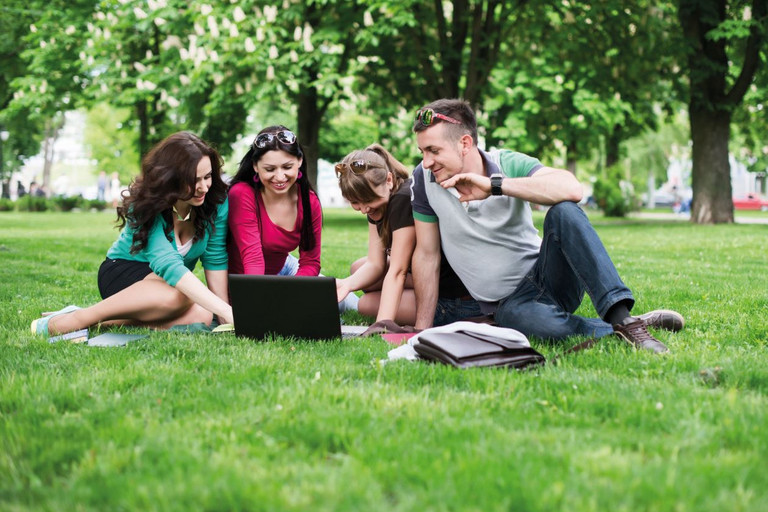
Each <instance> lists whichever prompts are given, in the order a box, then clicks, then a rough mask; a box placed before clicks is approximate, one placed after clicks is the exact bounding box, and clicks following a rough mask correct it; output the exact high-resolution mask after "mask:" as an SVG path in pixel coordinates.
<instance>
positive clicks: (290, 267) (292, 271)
mask: <svg viewBox="0 0 768 512" xmlns="http://www.w3.org/2000/svg"><path fill="white" fill-rule="evenodd" d="M298 271H299V260H298V259H296V256H294V255H292V254H289V255H288V257H287V258H285V265H283V268H282V269H281V270H280V272H278V273H277V275H279V276H295V275H296V272H298Z"/></svg>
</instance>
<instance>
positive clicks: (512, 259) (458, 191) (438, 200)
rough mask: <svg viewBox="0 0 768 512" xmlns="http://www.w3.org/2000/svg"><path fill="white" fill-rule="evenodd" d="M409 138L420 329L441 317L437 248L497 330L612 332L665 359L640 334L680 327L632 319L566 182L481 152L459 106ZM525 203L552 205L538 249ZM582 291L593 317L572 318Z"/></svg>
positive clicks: (533, 163)
mask: <svg viewBox="0 0 768 512" xmlns="http://www.w3.org/2000/svg"><path fill="white" fill-rule="evenodd" d="M413 131H414V132H416V136H417V142H418V145H419V151H421V154H422V157H423V160H422V163H421V164H419V166H418V167H417V168H416V169H415V170H414V172H413V184H412V187H411V202H412V205H413V218H414V221H415V227H416V249H415V252H414V255H413V262H412V272H413V279H414V287H415V291H416V315H417V321H416V327H417V328H420V329H424V328H427V327H430V326H431V325H432V319H433V317H434V313H435V310H436V308H439V307H441V305H440V299H438V293H437V292H438V289H437V288H438V286H437V283H438V275H439V271H440V247H441V246H442V249H443V251H444V252H445V256H446V258H447V260H448V262H449V263H450V264H451V266H452V267H453V269H454V270H455V272H456V274H457V275H458V276H459V278H460V279H461V281H462V282H463V283H464V285H465V286H466V287H467V290H469V292H470V294H471V295H472V297H473V298H474V299H475V301H476V303H477V304H476V307H477V310H476V312H477V313H478V314H480V313H482V314H488V315H493V317H494V320H495V321H496V322H497V323H498V324H499V325H502V326H504V327H511V328H514V329H517V330H519V331H521V332H522V333H524V334H526V335H532V336H537V337H540V338H547V339H562V338H566V337H568V336H572V335H583V336H592V337H601V336H606V335H608V334H614V333H615V334H616V335H618V336H619V337H620V338H622V339H624V340H625V341H627V342H628V343H630V344H631V345H633V346H635V347H637V348H643V349H647V350H651V351H654V352H666V351H668V349H667V347H666V346H665V345H664V344H663V343H661V342H660V341H659V340H657V339H656V338H654V337H653V336H652V335H651V334H650V333H649V332H648V329H647V327H648V326H652V327H657V328H664V329H668V330H672V331H678V330H680V329H682V327H683V324H684V321H683V317H682V316H681V315H680V314H679V313H677V312H674V311H669V310H657V311H652V312H650V313H647V314H645V315H641V316H631V315H630V311H631V309H632V306H633V305H634V298H633V296H632V292H631V291H630V290H629V289H628V288H627V287H626V286H625V285H624V283H623V282H622V281H621V278H620V277H619V275H618V273H617V272H616V268H615V266H614V265H613V262H612V261H611V259H610V257H609V256H608V253H607V252H606V250H605V247H604V246H603V244H602V242H601V241H600V239H599V237H598V236H597V233H596V232H595V230H594V229H593V228H592V225H591V224H590V223H589V220H588V219H587V217H586V215H584V213H583V212H582V210H581V209H580V208H579V207H578V206H577V205H576V202H577V201H579V200H580V199H581V197H582V188H581V184H580V183H579V181H578V180H577V179H576V177H575V176H574V175H573V174H572V173H570V172H568V171H566V170H563V169H554V168H551V167H546V166H544V165H542V164H541V162H539V161H538V160H537V159H535V158H532V157H530V156H527V155H524V154H522V153H515V152H513V151H509V150H496V151H489V152H485V151H483V150H481V149H479V148H478V147H477V121H476V119H475V114H474V112H473V111H472V109H471V107H470V106H469V104H468V103H466V102H465V101H463V100H456V99H442V100H437V101H434V102H432V103H430V104H429V105H426V106H425V107H424V108H422V109H420V110H419V111H418V113H417V116H416V120H415V121H414V125H413ZM529 203H535V204H540V205H547V206H549V207H550V208H549V210H548V212H547V215H546V217H545V220H544V228H543V230H542V235H543V240H542V239H541V238H539V236H538V233H537V230H536V228H535V227H534V225H533V220H532V218H531V209H530V205H529ZM585 292H586V293H587V294H589V296H590V298H591V299H592V303H593V304H594V306H595V309H596V310H597V312H598V314H599V315H600V318H584V317H581V316H577V315H574V314H573V312H574V311H576V309H577V308H578V307H579V305H580V304H581V301H582V299H583V297H584V293H585ZM460 319H461V318H458V317H457V318H455V319H454V320H460Z"/></svg>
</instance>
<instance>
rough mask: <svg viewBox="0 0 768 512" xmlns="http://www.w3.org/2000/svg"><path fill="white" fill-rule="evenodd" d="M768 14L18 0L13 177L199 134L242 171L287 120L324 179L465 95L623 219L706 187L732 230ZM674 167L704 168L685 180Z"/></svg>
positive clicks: (600, 6) (743, 7) (749, 181)
mask: <svg viewBox="0 0 768 512" xmlns="http://www.w3.org/2000/svg"><path fill="white" fill-rule="evenodd" d="M766 10H768V7H767V6H766V2H764V1H760V0H751V1H745V0H738V1H726V0H706V1H701V0H695V1H686V0H679V1H676V2H662V1H649V0H633V1H629V2H625V1H618V0H617V1H601V2H584V1H575V0H562V1H559V2H529V1H527V0H489V1H467V0H463V1H456V2H447V1H438V2H433V3H425V2H420V1H412V0H408V1H398V2H392V1H378V0H377V1H374V0H366V1H332V0H323V1H302V2H298V1H290V0H285V1H283V2H279V3H272V2H265V1H238V2H233V1H228V0H226V1H219V2H213V1H197V0H194V1H176V0H146V1H133V0H113V1H103V0H99V1H96V0H74V1H61V0H57V1H47V2H42V1H39V2H38V1H34V0H32V1H20V0H8V1H6V2H4V3H3V6H2V7H0V15H1V17H0V24H1V25H0V31H1V32H2V33H3V34H4V36H3V37H2V39H0V59H2V60H1V61H0V64H1V65H2V75H0V135H2V137H0V162H1V164H0V165H1V167H0V174H1V176H0V178H2V179H3V181H5V180H7V181H8V188H9V191H8V192H9V193H8V195H10V188H12V187H15V185H16V183H15V181H13V180H11V179H10V178H11V176H12V175H13V173H14V172H17V171H19V170H20V169H21V167H22V165H23V164H24V163H25V162H26V161H27V160H28V159H29V158H30V157H32V156H34V155H38V154H42V162H43V163H42V169H41V170H40V171H39V172H37V171H31V172H30V171H27V174H25V175H24V177H25V178H26V179H29V180H30V181H31V180H32V178H33V177H34V178H36V181H38V182H39V183H38V185H41V186H42V190H43V193H44V194H47V195H49V196H50V195H51V194H52V193H54V190H53V188H54V184H56V183H57V180H61V179H62V178H61V175H62V174H63V175H65V176H66V178H70V176H74V175H78V176H79V175H85V176H83V177H82V178H79V177H78V178H77V180H83V181H82V182H78V184H79V185H80V186H85V183H86V181H84V180H85V178H87V177H90V178H91V179H92V180H93V181H95V179H96V177H95V176H96V174H98V172H99V171H102V170H103V171H106V173H107V175H111V174H112V173H114V172H117V173H118V175H119V179H120V182H121V183H123V184H127V183H128V182H129V181H130V179H131V178H132V177H133V176H135V174H136V172H137V169H138V163H139V160H140V156H141V155H142V154H144V153H145V152H146V150H147V149H148V148H149V147H151V146H152V145H153V144H154V143H156V142H158V141H159V140H161V139H162V138H163V137H165V136H166V135H168V134H169V133H171V132H173V131H176V130H179V129H188V130H191V131H193V132H196V133H198V134H199V135H201V136H202V137H203V138H204V139H206V140H208V141H210V142H212V143H213V144H215V145H216V146H217V147H219V148H220V149H221V151H222V153H223V155H224V157H225V159H226V161H227V162H228V168H229V169H233V168H234V166H235V165H236V162H237V161H238V160H239V158H240V156H241V155H242V153H243V148H244V147H245V145H247V141H248V140H250V138H251V137H252V136H253V133H254V132H256V131H258V130H259V129H260V128H262V127H264V126H265V125H269V124H275V123H282V124H285V125H286V126H288V127H290V128H291V129H293V130H294V131H295V132H296V133H297V134H298V136H299V138H300V140H301V142H302V145H303V147H304V149H305V152H306V155H307V162H308V165H309V174H310V177H311V179H312V181H313V182H314V183H317V177H318V174H317V171H318V162H319V161H320V160H321V159H322V160H324V161H326V162H334V161H337V160H339V159H340V158H341V157H342V156H343V155H344V154H346V153H347V152H349V151H351V150H353V149H357V148H359V147H361V146H365V145H368V144H370V143H372V142H380V143H382V144H383V145H384V146H385V147H387V148H388V149H390V150H391V151H392V152H393V153H394V154H395V155H396V156H397V157H398V158H400V159H401V160H402V161H403V162H405V163H406V164H407V165H415V164H416V163H417V162H418V152H417V150H416V147H415V144H414V143H413V140H412V139H413V138H412V137H411V136H410V130H409V128H410V125H411V122H412V119H413V113H414V111H415V110H416V109H417V108H418V107H420V106H422V105H423V104H425V103H427V102H429V101H431V100H433V99H436V98H440V97H463V98H465V99H467V100H468V101H469V102H470V103H471V104H472V105H473V106H474V107H475V109H476V110H477V112H478V118H479V125H480V135H481V138H482V141H483V146H485V147H489V148H490V147H509V148H513V149H516V150H519V151H522V152H525V153H529V154H532V155H535V156H537V157H539V158H540V159H541V160H542V161H544V162H546V163H548V164H550V165H555V166H558V167H563V168H567V169H570V170H572V171H573V172H575V173H576V174H577V176H579V178H580V179H581V180H582V181H583V182H585V183H589V184H595V185H597V196H598V197H596V199H598V200H599V201H598V202H599V203H600V204H601V206H603V207H604V208H605V209H606V211H608V212H609V213H611V214H617V215H622V214H624V213H626V212H627V211H628V210H631V209H632V208H636V207H638V206H639V205H641V204H642V203H643V201H642V196H643V195H645V196H646V204H647V203H648V202H649V201H648V199H653V196H654V194H653V193H647V192H646V191H649V190H650V191H655V190H657V189H662V190H661V192H666V193H667V195H676V196H677V197H676V198H675V199H676V201H675V202H678V203H679V202H681V201H680V200H681V199H686V200H687V199H691V198H692V204H691V205H690V206H691V218H692V220H693V221H694V222H698V223H720V222H726V223H728V222H732V221H733V199H734V196H737V198H742V197H743V196H745V195H746V194H749V193H753V194H757V195H758V196H760V195H764V194H765V193H766V186H767V185H766V179H765V172H766V167H768V144H766V142H765V140H764V137H763V136H762V134H764V133H765V132H766V127H767V126H766V125H767V124H768V116H766V115H765V111H764V105H763V103H764V101H765V98H766V90H767V89H768V69H766V68H767V66H766V46H767V45H766V38H767V37H768V36H767V35H766V31H767V29H766V23H768V22H767V21H766ZM73 110H79V111H80V112H81V113H84V114H85V115H86V123H85V127H84V128H83V137H84V143H85V144H86V145H87V147H88V149H89V151H88V152H87V153H86V155H85V157H84V159H83V160H81V161H78V162H75V163H72V164H71V165H70V166H69V168H66V166H62V168H60V169H58V170H57V171H56V173H53V172H52V168H53V163H54V162H55V161H56V154H55V152H54V148H55V147H56V144H55V142H56V140H57V138H58V137H59V136H60V133H61V129H62V126H64V122H65V120H66V119H67V112H71V111H73ZM673 161H674V162H677V163H678V164H679V166H680V167H681V169H682V170H683V172H682V173H680V172H678V173H675V174H674V175H672V176H669V175H668V173H667V169H668V167H669V166H670V162H673ZM84 162H87V163H86V164H85V165H84ZM30 173H31V174H32V176H30V175H29V174H30ZM91 173H92V174H93V176H88V175H89V174H91ZM732 173H736V174H737V176H736V179H735V180H732ZM72 179H73V180H75V178H74V177H73V178H72ZM734 182H735V185H733V184H732V183H734ZM91 183H92V182H91ZM633 191H634V192H633ZM56 192H61V191H60V190H57V191H56ZM54 195H55V194H54ZM7 207H8V206H6V207H5V208H7Z"/></svg>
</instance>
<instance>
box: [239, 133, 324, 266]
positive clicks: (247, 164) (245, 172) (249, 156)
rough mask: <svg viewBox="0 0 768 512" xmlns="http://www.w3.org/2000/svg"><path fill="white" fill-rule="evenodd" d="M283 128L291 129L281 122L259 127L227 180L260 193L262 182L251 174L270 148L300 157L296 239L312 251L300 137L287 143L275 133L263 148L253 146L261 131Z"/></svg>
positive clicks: (304, 159)
mask: <svg viewBox="0 0 768 512" xmlns="http://www.w3.org/2000/svg"><path fill="white" fill-rule="evenodd" d="M281 131H286V132H290V130H289V129H288V128H286V127H285V126H282V125H275V126H269V127H267V128H264V129H263V130H261V131H260V132H259V133H258V134H256V137H255V138H254V139H253V140H254V141H253V143H251V147H250V148H249V149H248V152H247V153H246V154H245V156H244V157H243V159H242V160H240V166H239V167H238V169H237V173H236V174H235V176H234V177H233V178H232V180H231V181H230V182H229V186H230V187H232V186H233V185H235V184H236V183H240V182H242V183H247V184H248V186H249V187H251V188H252V189H253V192H254V194H256V193H260V192H259V191H260V190H261V189H262V188H264V184H263V183H261V182H260V181H257V182H254V181H253V177H254V176H255V175H256V171H255V169H254V166H255V165H256V164H257V163H258V162H259V160H261V157H262V156H264V155H265V154H266V153H268V152H269V151H285V152H286V153H288V154H289V155H293V156H295V157H296V158H299V159H300V160H301V166H300V167H299V178H298V179H297V180H296V183H297V184H298V186H299V194H300V196H301V211H302V215H303V220H302V222H301V240H300V241H299V248H300V249H301V250H302V251H311V250H312V249H314V248H315V243H316V241H315V232H314V230H313V228H312V204H311V203H310V201H309V193H310V192H314V189H313V188H312V185H311V184H310V182H309V176H308V175H307V159H306V158H304V150H303V149H302V148H301V144H299V139H296V140H295V141H294V142H293V143H291V144H288V143H286V142H283V141H282V140H280V138H279V137H277V136H275V137H274V138H273V139H272V140H271V141H269V142H268V143H267V144H265V145H264V147H263V148H257V147H256V144H255V142H256V138H257V137H258V136H259V135H261V134H263V133H271V134H276V133H277V132H281ZM259 225H261V219H259Z"/></svg>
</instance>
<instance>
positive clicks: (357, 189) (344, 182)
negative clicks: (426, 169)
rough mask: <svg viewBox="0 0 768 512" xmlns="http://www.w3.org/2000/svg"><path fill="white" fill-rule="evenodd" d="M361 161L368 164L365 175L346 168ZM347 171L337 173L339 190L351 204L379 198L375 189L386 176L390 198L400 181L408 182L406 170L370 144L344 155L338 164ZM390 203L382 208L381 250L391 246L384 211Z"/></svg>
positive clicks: (387, 218) (380, 149) (368, 201)
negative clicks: (390, 182)
mask: <svg viewBox="0 0 768 512" xmlns="http://www.w3.org/2000/svg"><path fill="white" fill-rule="evenodd" d="M357 160H362V161H364V162H365V163H366V164H367V168H366V170H365V172H364V173H362V174H356V173H354V172H352V171H351V169H349V167H348V166H349V164H350V163H351V162H354V161H357ZM340 163H341V164H342V166H347V167H344V168H345V169H346V171H344V172H342V173H340V174H338V173H337V174H338V178H339V188H340V189H341V195H342V196H344V199H346V200H347V201H349V202H351V203H370V202H372V201H375V200H377V199H379V195H378V194H377V193H376V191H375V190H374V188H375V187H378V186H380V185H381V184H382V183H385V182H386V181H387V174H390V173H391V174H392V191H391V192H390V194H389V197H390V198H391V197H392V195H393V194H394V193H395V192H397V191H398V190H399V189H400V187H401V186H402V184H403V182H405V180H407V179H408V169H406V168H405V166H404V165H403V164H402V163H400V161H399V160H397V158H395V157H394V156H392V154H391V153H390V152H389V151H387V150H386V149H384V148H383V147H382V146H380V145H379V144H371V145H370V146H368V147H367V148H365V149H361V150H358V151H353V152H352V153H350V154H348V155H347V156H345V157H344V158H343V159H342V160H341V162H340ZM388 208H389V202H387V204H386V205H385V206H384V215H383V217H382V221H381V237H380V238H381V242H382V243H383V244H384V247H389V245H390V244H391V243H392V232H391V230H390V227H389V216H388V215H387V209H388Z"/></svg>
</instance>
